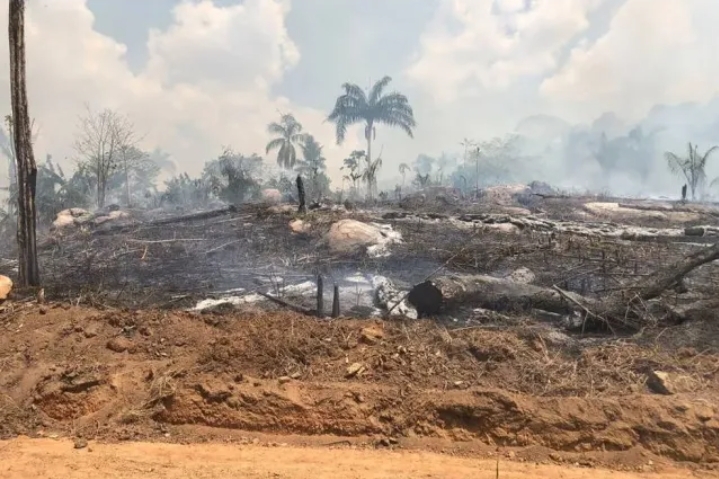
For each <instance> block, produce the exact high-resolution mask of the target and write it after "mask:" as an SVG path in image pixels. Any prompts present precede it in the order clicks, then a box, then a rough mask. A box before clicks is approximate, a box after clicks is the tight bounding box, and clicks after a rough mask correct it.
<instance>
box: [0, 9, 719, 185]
mask: <svg viewBox="0 0 719 479" xmlns="http://www.w3.org/2000/svg"><path fill="white" fill-rule="evenodd" d="M0 22H1V23H3V24H6V23H7V8H1V9H0ZM718 23H719V3H718V2H716V0H424V1H417V0H393V1H391V2H387V1H380V0H367V1H364V2H354V1H353V2H351V1H338V0H301V1H300V0H292V1H290V0H244V1H240V0H237V1H231V0H222V1H220V0H215V1H214V2H213V1H211V0H202V1H173V0H154V1H152V2H117V1H111V0H54V1H47V0H30V1H29V2H28V17H27V41H28V53H27V56H28V58H27V61H28V88H29V100H30V113H31V116H33V117H34V118H35V121H36V124H37V127H38V137H37V143H36V155H37V157H38V158H44V156H45V154H46V153H51V154H52V155H53V158H55V159H57V160H59V161H60V162H62V163H63V164H64V165H70V164H72V162H73V158H74V152H73V149H72V145H73V138H74V136H75V133H76V126H77V118H78V116H79V115H80V114H81V113H82V112H83V111H84V108H85V105H86V104H87V105H89V106H91V107H92V108H93V109H96V110H97V109H101V108H105V107H109V108H113V109H116V110H118V111H120V112H122V113H123V114H125V115H127V116H128V117H129V118H130V119H131V120H132V121H133V122H134V123H135V125H136V127H137V130H138V131H139V132H141V133H142V134H143V135H144V136H143V138H144V139H143V147H145V148H146V149H147V150H150V151H151V150H153V149H154V148H156V147H159V148H161V149H162V150H164V151H166V152H168V153H170V155H171V157H172V159H173V161H174V162H175V164H176V166H177V169H178V171H187V172H189V173H190V174H197V173H199V172H200V171H201V169H202V167H203V165H204V162H205V161H206V160H208V159H211V158H213V157H216V156H217V155H218V154H220V153H221V151H222V147H223V146H232V147H233V148H234V150H236V151H238V152H242V153H243V154H247V155H249V154H251V153H259V154H263V153H264V147H265V144H266V143H267V141H268V140H269V136H268V134H267V132H266V125H267V124H268V123H269V122H270V121H275V120H277V119H278V117H279V114H280V112H292V113H293V114H294V115H295V116H296V117H297V119H298V120H299V121H300V122H302V124H303V125H304V128H305V130H306V131H309V132H311V133H312V134H313V135H314V136H315V137H316V138H317V139H318V141H320V143H322V144H323V145H325V150H324V154H325V156H326V158H327V165H328V174H329V175H330V177H331V178H332V179H333V182H334V186H335V187H339V186H340V181H341V180H340V179H341V173H340V167H341V165H342V159H343V158H344V157H345V156H346V155H347V154H348V153H349V152H351V151H352V150H355V149H358V148H363V147H364V146H363V142H362V134H363V129H362V128H361V127H356V128H353V129H352V130H351V131H350V134H349V135H348V138H347V141H346V142H345V143H344V144H343V145H342V146H337V145H336V144H335V142H334V130H333V126H332V125H331V124H329V123H326V122H324V120H325V118H326V116H327V114H328V113H329V111H330V110H331V108H332V106H333V104H334V100H335V98H336V97H337V95H338V94H340V92H341V90H340V86H341V84H342V83H344V82H353V83H358V84H360V85H362V86H369V85H370V84H371V83H372V82H373V81H376V80H377V79H379V78H381V77H382V76H384V75H385V74H386V75H390V76H392V77H393V79H394V81H393V83H392V85H391V89H397V90H399V91H401V92H402V93H404V94H406V95H407V96H408V97H409V100H410V103H411V104H412V106H413V107H414V109H415V117H416V119H417V123H418V126H417V129H416V132H415V138H414V139H410V138H408V137H407V136H406V135H405V134H404V133H402V132H401V131H394V130H392V129H389V128H387V127H382V126H380V127H378V130H377V139H376V145H377V150H376V151H380V149H382V152H383V153H382V156H383V159H384V167H383V170H382V171H381V173H380V187H383V186H384V187H388V188H389V187H391V186H393V185H394V184H396V183H398V182H399V181H400V175H399V172H398V166H399V164H400V163H402V162H405V163H412V162H414V160H415V158H416V157H417V156H418V155H420V154H427V155H430V156H433V157H439V156H440V155H441V154H442V152H446V153H447V154H448V155H450V156H453V157H455V158H457V157H460V156H461V155H462V147H461V146H460V141H462V139H463V138H470V139H474V140H477V141H483V140H490V139H492V138H493V137H496V136H504V135H506V134H509V133H519V134H521V135H522V136H523V137H525V141H523V142H522V146H521V152H522V154H523V155H525V156H527V157H531V162H528V163H526V164H529V165H530V166H531V167H526V164H525V168H523V169H522V170H521V171H516V172H515V175H514V176H516V178H514V179H516V180H531V179H537V180H545V181H548V182H550V183H553V184H557V185H559V186H563V187H574V188H579V189H581V188H584V189H594V190H604V189H609V190H611V191H613V192H616V193H621V194H645V195H672V196H677V195H678V194H679V189H680V188H681V185H682V184H683V181H681V180H680V179H678V178H675V177H673V176H672V175H671V174H670V173H669V172H668V171H667V168H666V164H665V161H664V159H663V152H664V151H665V150H672V151H675V152H677V153H682V154H683V153H684V151H685V150H686V144H687V142H689V141H691V142H694V143H697V144H698V145H699V149H700V150H701V151H703V150H706V149H707V148H709V147H710V146H712V145H714V144H719V99H717V88H718V85H717V82H716V78H717V77H719V75H717V73H719V71H718V70H719V58H717V57H719V36H717V35H715V34H714V33H713V32H714V29H715V26H716V25H717V24H718ZM2 44H3V46H0V51H1V52H2V54H1V55H0V72H1V73H0V88H2V91H3V92H4V93H3V94H2V95H0V112H6V113H7V112H9V111H10V99H9V74H8V56H7V52H8V48H7V37H6V36H3V38H2ZM3 114H4V113H3ZM637 127H640V128H639V130H637ZM638 131H640V132H641V134H642V135H644V136H643V137H642V138H643V139H642V140H641V141H639V140H636V135H637V132H638ZM632 132H634V133H633V135H634V136H632V137H631V138H630V139H628V140H626V141H625V140H622V138H625V139H626V138H628V137H629V135H631V134H632ZM602 133H604V135H605V136H606V140H607V141H609V142H611V141H613V140H617V139H619V141H618V142H616V143H615V144H614V146H612V148H614V147H616V148H618V149H619V150H621V154H617V155H615V156H616V157H614V158H613V159H610V160H607V161H609V162H608V163H607V162H606V161H605V163H604V164H601V163H600V162H599V161H598V160H597V155H598V151H599V150H598V148H601V145H600V144H599V143H598V142H600V141H601V136H602ZM649 135H653V136H652V137H651V140H648V139H646V137H647V136H649ZM620 144H621V145H623V146H621V147H620V146H617V145H620ZM568 145H569V146H568ZM637 145H639V146H637ZM605 146H606V145H605ZM635 147H636V148H638V149H639V150H640V151H638V152H637V153H636V154H629V153H627V152H630V151H632V148H635ZM607 148H608V149H605V150H604V153H607V152H612V151H615V150H612V148H609V147H607ZM619 150H616V151H619ZM268 161H273V160H272V159H268ZM607 165H609V166H607ZM707 169H708V171H707V176H708V177H709V178H710V179H711V178H713V177H716V176H719V155H717V157H716V158H714V161H713V162H712V160H710V162H709V166H708V168H707ZM5 170H6V169H5V168H0V175H5V174H6V172H5ZM530 174H531V176H532V178H524V177H523V176H529V175H530ZM0 182H2V183H3V184H4V183H5V181H4V178H3V177H0Z"/></svg>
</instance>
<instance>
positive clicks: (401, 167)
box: [399, 163, 411, 186]
mask: <svg viewBox="0 0 719 479" xmlns="http://www.w3.org/2000/svg"><path fill="white" fill-rule="evenodd" d="M410 169H411V168H410V167H409V165H408V164H407V163H400V164H399V174H400V175H402V186H404V177H405V175H406V174H407V172H408V171H410Z"/></svg>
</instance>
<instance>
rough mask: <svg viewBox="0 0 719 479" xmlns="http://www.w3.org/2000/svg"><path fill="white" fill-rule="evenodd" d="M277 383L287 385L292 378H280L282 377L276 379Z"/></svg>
mask: <svg viewBox="0 0 719 479" xmlns="http://www.w3.org/2000/svg"><path fill="white" fill-rule="evenodd" d="M277 381H278V382H279V383H280V384H287V383H288V382H290V381H292V378H291V377H289V376H282V377H280V378H278V379H277Z"/></svg>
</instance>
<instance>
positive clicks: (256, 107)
mask: <svg viewBox="0 0 719 479" xmlns="http://www.w3.org/2000/svg"><path fill="white" fill-rule="evenodd" d="M288 5H289V3H288V2H286V1H283V0H246V1H245V2H243V3H242V4H241V5H236V6H231V7H222V8H220V7H217V6H215V5H214V4H213V3H212V2H211V1H210V0H202V1H199V2H194V1H185V2H182V3H180V4H179V5H177V6H176V8H175V9H174V10H173V22H172V25H171V26H170V27H169V28H168V29H166V30H165V31H157V30H154V31H152V32H151V34H150V40H149V42H148V49H149V58H148V62H147V65H146V68H145V69H144V70H143V71H141V72H139V73H138V74H134V73H133V72H132V71H131V69H130V68H129V66H128V64H127V61H126V59H125V51H126V49H125V47H124V45H122V44H119V43H118V42H116V41H115V40H113V39H112V38H109V37H107V36H104V35H102V34H100V33H98V32H97V31H95V30H94V29H93V20H94V19H93V15H92V13H91V12H90V11H89V10H88V8H87V6H86V4H85V0H57V1H54V2H39V1H33V0H31V1H30V2H29V5H28V12H27V19H26V38H27V44H28V47H27V48H28V51H27V63H28V65H27V77H28V90H29V91H28V95H29V102H30V113H31V116H33V117H34V118H35V120H36V124H37V125H38V126H39V128H40V135H39V137H38V142H37V146H36V154H37V156H38V157H39V158H42V157H43V155H44V153H45V152H48V153H52V154H53V155H54V156H55V157H56V158H58V159H62V158H67V161H68V162H69V161H71V159H72V158H73V157H74V152H73V150H72V142H73V137H74V135H75V131H76V125H77V118H78V115H79V114H81V113H82V112H83V110H84V107H85V104H87V105H89V106H90V107H92V108H93V109H101V108H105V107H109V108H114V109H117V110H118V111H120V112H122V113H125V114H127V115H128V116H129V117H130V119H131V120H132V121H133V122H134V123H135V125H136V127H137V130H138V132H139V133H140V134H143V135H144V143H145V146H147V147H148V148H153V147H155V146H160V147H161V148H163V149H165V150H166V151H168V152H170V153H171V154H172V155H173V158H174V159H175V161H176V163H177V164H178V166H179V167H180V168H181V169H185V170H187V171H189V172H190V173H197V172H199V171H200V170H201V168H202V165H203V164H204V162H205V161H206V160H207V159H210V158H211V157H212V156H214V155H217V154H218V153H219V152H220V148H221V147H222V146H223V145H231V146H233V147H234V148H235V149H236V150H238V151H241V152H243V153H250V152H258V153H264V145H265V144H266V143H267V141H268V135H267V133H266V125H267V123H268V122H269V121H272V120H275V119H276V118H277V117H278V110H279V111H283V112H284V111H292V112H293V113H295V115H296V116H297V117H298V119H300V121H301V122H302V123H303V124H304V125H305V128H306V130H309V131H311V132H312V133H314V134H315V136H316V137H317V138H318V139H319V141H320V142H321V143H324V144H326V145H327V146H326V153H327V156H328V158H329V160H330V161H329V169H330V173H333V174H334V175H335V176H337V174H338V171H339V166H340V163H341V159H342V157H343V154H344V152H345V151H346V150H349V149H351V148H353V147H354V145H353V144H352V143H351V142H350V143H349V144H347V145H344V146H343V147H342V148H339V147H337V146H335V145H334V141H333V138H334V137H333V134H334V132H333V130H332V127H331V125H329V124H326V123H323V120H324V117H325V114H326V112H320V111H316V110H313V109H311V108H305V107H302V106H298V105H292V104H291V103H290V102H289V100H287V99H285V98H278V97H273V95H272V93H271V89H272V87H273V86H275V85H276V84H277V83H278V82H279V81H280V80H281V79H282V76H283V74H284V73H285V72H286V71H287V69H289V68H292V67H293V66H294V65H295V64H296V63H297V62H298V61H299V58H300V56H299V52H298V49H297V47H296V46H295V44H294V43H293V42H292V40H291V39H290V38H289V36H288V33H287V31H286V29H285V24H284V21H285V16H286V15H287V13H288V11H289V6H288ZM0 24H7V8H5V9H0ZM5 38H7V37H4V38H3V40H4V41H3V42H2V44H0V49H2V51H3V52H7V51H8V48H7V40H6V39H5ZM2 45H4V46H2ZM1 71H5V72H7V71H8V58H7V54H4V55H2V56H0V72H1ZM0 88H3V89H4V91H6V92H9V85H8V75H7V74H5V75H0ZM2 111H5V112H9V111H10V101H9V94H8V95H3V96H2V97H0V112H2ZM268 161H272V159H268ZM3 169H4V168H3Z"/></svg>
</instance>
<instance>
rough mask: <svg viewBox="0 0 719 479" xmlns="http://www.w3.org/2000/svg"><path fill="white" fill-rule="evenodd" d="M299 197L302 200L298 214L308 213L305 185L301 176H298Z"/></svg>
mask: <svg viewBox="0 0 719 479" xmlns="http://www.w3.org/2000/svg"><path fill="white" fill-rule="evenodd" d="M297 196H299V200H300V206H299V207H298V208H297V212H298V213H301V214H305V213H307V206H306V203H305V185H304V182H303V181H302V177H301V176H300V175H297Z"/></svg>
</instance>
